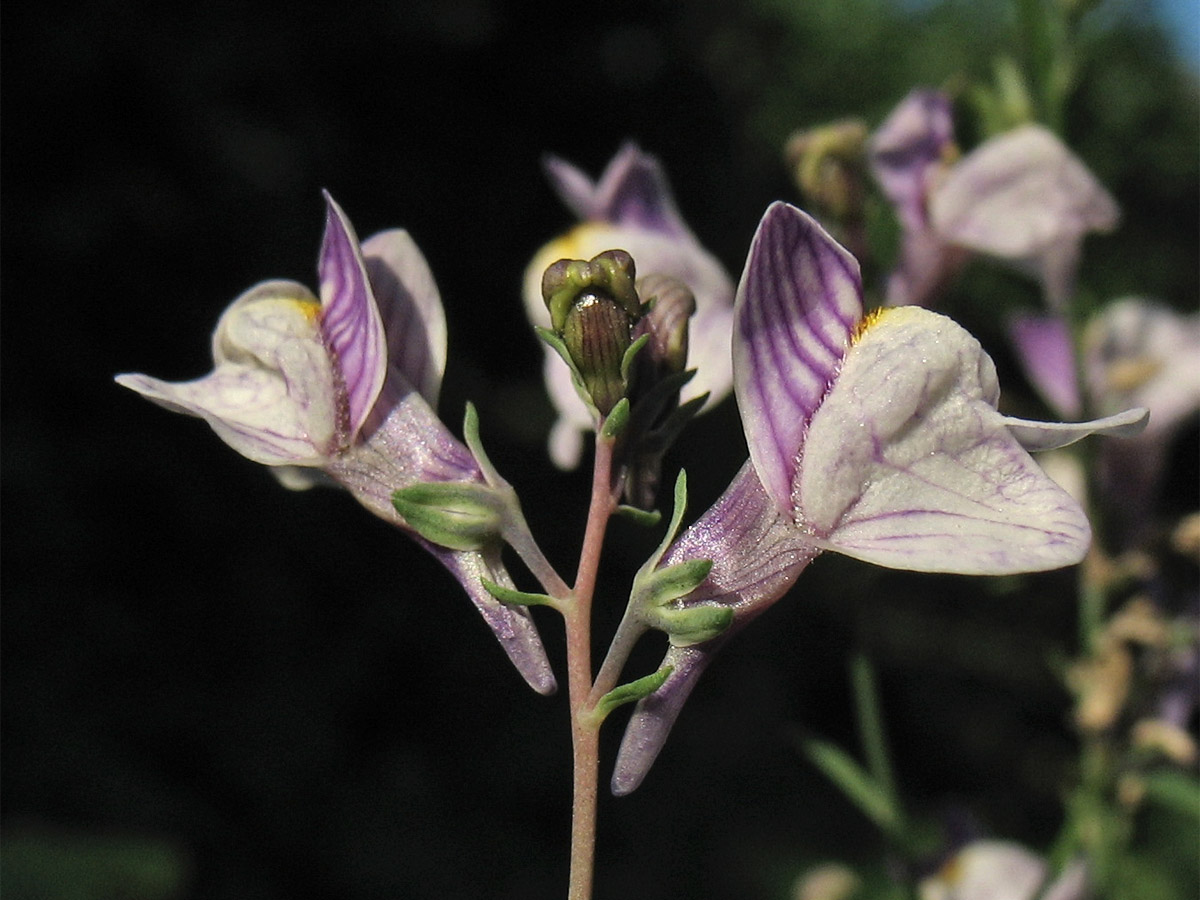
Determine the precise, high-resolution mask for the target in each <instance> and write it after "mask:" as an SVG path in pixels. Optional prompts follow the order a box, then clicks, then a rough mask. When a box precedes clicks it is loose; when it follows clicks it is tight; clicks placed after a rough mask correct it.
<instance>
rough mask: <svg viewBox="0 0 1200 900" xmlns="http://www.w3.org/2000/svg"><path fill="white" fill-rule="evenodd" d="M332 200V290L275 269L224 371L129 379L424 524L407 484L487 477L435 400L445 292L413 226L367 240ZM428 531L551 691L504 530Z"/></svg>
mask: <svg viewBox="0 0 1200 900" xmlns="http://www.w3.org/2000/svg"><path fill="white" fill-rule="evenodd" d="M325 199H326V202H327V207H328V215H327V220H326V226H325V237H324V242H323V244H322V247H321V254H320V259H319V263H318V273H319V280H320V299H318V298H317V297H315V296H313V294H312V292H311V291H309V289H308V288H306V287H305V286H304V285H302V284H298V283H296V282H293V281H267V282H263V283H262V284H259V285H256V286H255V287H252V288H251V289H250V290H248V291H247V292H246V293H244V294H242V295H241V296H240V297H238V298H237V299H236V300H235V301H234V302H233V303H232V304H231V305H230V306H229V308H228V309H226V310H225V312H224V313H223V314H222V316H221V319H220V321H219V322H218V323H217V329H216V332H215V333H214V335H213V362H214V368H213V371H212V372H211V373H209V374H208V375H206V376H204V377H203V378H200V379H197V380H196V381H189V382H182V383H169V382H165V381H160V380H158V379H156V378H150V377H148V376H146V375H133V374H130V375H119V376H117V382H118V383H120V384H122V385H124V386H125V387H128V388H130V389H132V390H134V391H137V392H138V393H139V394H141V395H142V396H144V397H146V398H147V399H149V400H152V401H154V402H155V403H158V404H159V405H161V406H164V407H166V408H167V409H170V410H173V411H175V412H182V413H187V414H189V415H193V416H199V417H200V418H202V419H204V420H205V421H207V422H208V424H209V425H211V426H212V428H213V430H214V431H215V432H216V433H217V435H218V436H219V437H220V438H221V439H222V440H223V441H225V443H227V444H229V446H231V447H232V448H233V449H234V450H236V451H238V452H239V453H240V454H242V455H243V456H245V457H246V458H248V459H251V460H253V461H255V462H259V463H263V464H264V465H267V466H271V467H273V471H275V472H276V473H277V474H279V475H280V480H281V481H283V482H284V484H286V485H288V486H289V487H307V486H309V485H311V484H314V483H316V482H318V481H329V480H332V481H333V482H334V483H336V484H339V485H341V486H342V487H344V488H346V489H347V490H349V491H350V492H351V494H353V495H354V497H355V498H356V499H357V500H358V501H359V502H360V503H361V504H362V505H363V506H365V507H366V508H367V509H369V510H370V511H371V512H373V513H375V514H376V515H377V516H379V517H381V518H383V519H386V520H387V521H389V522H392V523H393V524H395V525H398V526H399V527H401V528H404V529H405V530H408V531H410V532H411V531H412V529H410V528H409V526H408V525H407V523H406V522H405V521H404V520H403V519H402V518H401V517H400V516H399V514H398V513H397V512H396V510H395V508H394V507H393V503H392V494H393V493H394V492H395V491H397V490H399V489H401V488H405V487H408V486H410V485H413V484H416V483H418V482H452V483H461V484H466V485H474V484H482V482H483V474H482V472H481V470H480V467H479V464H478V463H477V462H476V460H475V458H474V457H473V455H472V454H471V452H470V451H469V450H468V449H467V448H466V447H465V446H463V445H462V444H461V443H460V442H459V441H458V440H457V439H455V438H454V436H453V435H452V434H451V433H450V432H449V430H447V428H446V426H445V425H443V424H442V422H441V421H440V420H439V419H438V418H437V414H436V413H435V412H434V407H435V406H436V404H437V395H438V391H439V389H440V386H441V380H442V372H443V370H444V368H445V363H446V323H445V317H444V314H443V311H442V306H441V299H440V297H439V295H438V290H437V286H436V284H435V283H434V280H433V275H432V274H431V273H430V271H429V267H428V265H427V264H426V262H425V259H424V257H423V256H422V255H421V252H420V250H418V249H417V246H416V244H414V243H413V241H412V239H411V238H410V237H409V236H408V233H407V232H405V231H400V230H392V231H385V232H382V233H380V234H377V235H375V236H374V237H372V238H370V239H368V240H367V241H365V242H363V244H362V245H361V247H360V245H359V242H358V238H357V237H356V236H355V234H354V230H353V228H352V227H351V225H350V222H349V220H348V219H347V218H346V216H345V214H344V213H343V212H342V210H341V209H340V208H339V207H338V205H337V204H336V203H335V202H334V201H333V199H332V198H330V197H329V196H328V195H326V198H325ZM414 537H415V535H414ZM416 539H417V540H418V542H419V543H421V544H422V545H423V546H424V547H425V548H426V549H427V550H429V552H430V553H432V554H433V555H434V556H435V557H437V559H438V560H439V561H440V562H441V563H442V564H443V565H444V566H445V567H446V568H447V569H448V570H449V571H450V572H451V574H453V575H454V577H455V578H457V579H458V581H459V582H460V583H461V584H462V586H463V587H464V588H465V589H466V591H467V594H468V595H469V596H470V598H471V601H472V602H473V603H474V604H475V606H476V607H477V608H478V609H479V611H480V613H481V614H482V615H483V617H484V619H485V620H486V622H487V623H488V625H489V626H490V627H491V629H492V631H493V632H494V633H495V635H496V637H497V638H498V639H499V640H500V643H501V645H502V646H503V648H504V650H505V652H506V653H507V654H508V655H509V657H510V658H511V659H512V661H513V663H514V664H515V665H516V666H517V668H518V670H520V672H521V674H522V675H523V676H524V678H525V679H526V681H528V682H529V684H530V685H531V686H532V687H533V688H534V689H535V690H538V691H540V692H542V693H550V692H552V691H553V690H554V687H555V682H554V676H553V673H552V672H551V670H550V666H549V663H548V661H547V659H546V655H545V652H544V650H543V649H542V644H541V640H540V639H539V637H538V634H537V631H536V629H535V627H534V625H533V622H532V620H531V619H530V618H529V616H528V614H527V612H526V610H525V609H523V608H521V607H514V606H505V605H503V604H501V603H500V602H499V601H497V600H496V599H494V598H493V597H492V595H491V594H489V593H488V592H487V591H486V590H484V588H483V586H482V584H481V581H480V579H481V578H486V579H489V580H491V581H493V582H496V583H498V584H501V585H503V586H510V585H511V584H512V581H511V579H510V578H509V576H508V574H507V572H506V571H505V570H504V568H503V565H502V564H501V562H500V547H499V543H498V541H497V542H492V543H489V544H488V545H487V546H484V547H482V548H481V549H469V550H453V549H448V548H446V547H441V546H436V545H434V544H432V543H430V542H428V541H426V540H424V539H422V538H419V537H417V538H416Z"/></svg>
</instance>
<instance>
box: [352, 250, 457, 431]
mask: <svg viewBox="0 0 1200 900" xmlns="http://www.w3.org/2000/svg"><path fill="white" fill-rule="evenodd" d="M362 254H363V262H364V263H365V264H366V267H367V275H368V277H369V278H370V279H371V288H372V290H373V291H374V293H375V300H376V302H377V303H378V304H379V313H380V316H382V318H383V327H384V332H385V334H386V337H387V348H388V361H389V362H390V363H391V364H392V365H393V366H396V367H397V368H398V369H399V370H400V372H401V374H403V375H404V377H405V378H406V379H407V380H408V382H409V383H410V384H412V385H413V386H414V387H416V388H417V390H418V391H420V392H421V396H422V397H424V398H425V399H426V401H428V403H429V405H430V406H433V407H435V408H436V407H437V400H438V392H439V390H440V389H441V386H442V375H443V373H444V372H445V371H446V313H445V311H444V310H443V309H442V298H441V294H440V293H439V291H438V287H437V282H435V281H434V279H433V273H432V272H431V271H430V270H429V264H428V263H427V262H426V261H425V256H424V255H423V254H422V253H421V251H420V249H419V248H418V247H417V245H416V243H415V242H414V241H413V239H412V238H411V237H410V236H409V234H408V232H407V231H404V230H402V229H394V230H391V231H383V232H380V233H379V234H376V235H374V236H372V237H369V238H367V239H366V240H365V241H363V245H362Z"/></svg>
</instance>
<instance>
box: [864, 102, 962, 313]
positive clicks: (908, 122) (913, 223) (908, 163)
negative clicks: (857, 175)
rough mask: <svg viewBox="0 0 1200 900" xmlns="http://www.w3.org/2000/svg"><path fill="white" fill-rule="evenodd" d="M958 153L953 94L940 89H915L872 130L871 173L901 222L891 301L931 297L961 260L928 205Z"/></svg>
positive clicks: (893, 303)
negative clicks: (931, 216)
mask: <svg viewBox="0 0 1200 900" xmlns="http://www.w3.org/2000/svg"><path fill="white" fill-rule="evenodd" d="M956 153H957V148H956V147H955V144H954V120H953V119H952V117H951V109H950V98H949V97H947V96H946V95H945V94H944V93H942V92H941V91H935V90H929V89H924V88H918V89H917V90H914V91H912V92H911V93H910V94H909V95H908V96H907V97H905V98H904V99H903V100H902V101H900V103H899V105H898V106H897V107H896V108H895V109H894V110H893V111H892V112H891V114H890V115H889V116H888V117H887V118H886V119H885V120H884V121H883V123H882V124H881V125H880V126H879V128H878V129H876V131H875V133H874V134H872V135H871V140H870V145H869V148H868V159H869V163H870V166H871V173H872V174H873V175H874V176H875V180H876V181H877V182H879V186H880V188H881V189H882V190H883V193H884V196H886V197H887V198H888V200H890V201H891V203H892V207H893V208H894V209H895V211H896V217H897V218H898V219H899V220H900V227H901V235H900V260H899V264H898V265H897V266H896V267H895V269H893V271H892V272H891V274H890V275H889V276H888V283H887V302H888V304H889V305H890V306H907V305H918V306H919V305H923V304H924V303H927V302H928V301H930V300H931V299H932V298H933V297H935V296H936V295H937V293H938V292H939V291H940V289H941V287H942V285H943V284H944V283H945V281H946V280H947V279H948V278H949V276H950V275H951V274H953V272H954V271H956V269H957V268H958V265H959V263H960V262H961V260H962V257H963V254H962V252H961V251H958V250H955V249H954V248H953V247H951V246H949V245H948V244H947V243H946V242H945V241H943V240H942V238H941V237H940V236H939V235H938V234H937V233H936V232H935V231H934V230H933V226H932V224H931V223H930V221H929V209H928V198H929V195H930V193H931V192H932V190H933V187H934V185H935V184H936V183H937V182H938V180H939V178H940V176H941V174H942V172H943V170H944V169H945V168H946V166H947V165H948V164H949V161H950V159H951V157H952V156H953V155H954V154H956Z"/></svg>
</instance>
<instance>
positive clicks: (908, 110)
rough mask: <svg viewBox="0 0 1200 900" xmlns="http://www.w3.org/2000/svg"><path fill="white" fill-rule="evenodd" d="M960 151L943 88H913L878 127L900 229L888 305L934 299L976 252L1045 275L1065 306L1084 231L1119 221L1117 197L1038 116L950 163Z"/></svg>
mask: <svg viewBox="0 0 1200 900" xmlns="http://www.w3.org/2000/svg"><path fill="white" fill-rule="evenodd" d="M956 152H957V151H956V149H955V147H954V143H953V127H952V120H951V115H950V102H949V99H948V98H947V97H946V96H945V95H944V94H942V93H940V92H937V91H930V90H916V91H913V92H912V93H910V94H909V95H908V96H907V97H906V98H905V99H904V100H903V101H901V103H900V104H899V105H898V106H897V107H896V109H895V110H894V111H893V112H892V114H891V115H890V116H889V117H888V118H887V119H886V120H885V121H884V122H883V124H882V125H880V127H879V129H878V130H877V131H876V133H875V134H874V135H873V136H872V139H871V154H870V162H871V169H872V172H873V173H874V175H875V178H876V180H877V181H878V182H879V184H880V187H881V188H882V189H883V192H884V194H885V195H886V196H887V197H888V199H889V200H890V201H891V202H892V204H893V206H894V207H895V210H896V215H897V217H898V218H899V220H900V224H901V228H902V238H901V241H902V243H901V253H900V263H899V265H898V267H897V269H896V270H895V271H894V272H893V273H892V275H891V276H890V278H889V281H888V291H887V297H888V303H889V305H893V306H896V305H903V304H920V305H923V304H927V303H929V302H930V301H931V300H932V299H933V298H934V297H935V296H936V294H937V292H938V291H939V290H940V288H941V286H942V285H943V284H944V283H945V281H946V279H947V278H948V277H949V275H951V274H953V272H954V271H955V270H956V269H957V267H958V266H959V265H960V264H961V262H962V258H963V254H964V253H965V252H967V251H970V252H975V253H982V254H985V255H988V256H991V257H993V258H996V259H998V260H1002V261H1004V262H1007V263H1009V264H1011V265H1013V266H1016V267H1017V268H1019V269H1020V270H1022V271H1024V272H1026V273H1028V274H1031V275H1033V276H1034V277H1036V278H1038V279H1039V280H1040V281H1041V283H1042V288H1043V291H1044V293H1045V296H1046V299H1047V302H1048V303H1049V305H1050V307H1051V309H1055V310H1057V309H1061V308H1062V306H1063V305H1064V304H1065V303H1066V302H1067V301H1068V300H1069V299H1070V297H1071V295H1072V293H1073V292H1074V287H1075V274H1076V271H1077V269H1078V267H1079V258H1080V253H1081V247H1082V243H1083V238H1084V236H1085V235H1086V234H1088V233H1089V232H1092V231H1101V232H1103V231H1111V230H1112V229H1113V228H1114V227H1116V224H1117V219H1118V217H1119V211H1118V209H1117V205H1116V202H1115V201H1114V200H1113V198H1112V197H1111V196H1110V195H1109V193H1108V192H1107V191H1106V190H1105V189H1104V187H1103V186H1102V185H1101V184H1100V183H1099V182H1098V181H1097V180H1096V178H1095V176H1094V175H1092V173H1091V172H1090V171H1088V169H1087V167H1086V166H1085V165H1084V164H1083V162H1082V161H1081V160H1080V159H1079V158H1078V157H1076V156H1075V155H1074V154H1073V153H1071V151H1070V150H1069V149H1067V147H1066V146H1065V145H1064V144H1063V143H1062V141H1060V140H1059V139H1058V138H1057V137H1056V136H1055V135H1054V134H1053V133H1051V132H1050V131H1048V130H1047V129H1045V128H1043V127H1041V126H1039V125H1024V126H1021V127H1020V128H1016V129H1014V130H1012V131H1009V132H1006V133H1004V134H1000V135H997V136H996V137H993V138H991V139H989V140H987V141H985V142H984V143H983V144H981V145H980V146H978V147H977V148H975V149H974V150H973V151H972V152H971V153H969V154H967V155H966V156H965V157H963V158H962V159H961V160H959V161H958V162H956V163H954V164H953V165H951V160H952V158H953V157H954V156H955V154H956Z"/></svg>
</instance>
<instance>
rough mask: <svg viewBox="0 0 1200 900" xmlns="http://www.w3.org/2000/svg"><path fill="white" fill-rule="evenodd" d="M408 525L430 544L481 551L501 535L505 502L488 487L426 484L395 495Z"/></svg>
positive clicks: (412, 486)
mask: <svg viewBox="0 0 1200 900" xmlns="http://www.w3.org/2000/svg"><path fill="white" fill-rule="evenodd" d="M392 506H393V507H395V509H396V512H398V513H399V514H400V516H401V518H403V519H404V521H405V523H406V524H407V525H408V526H409V527H410V528H412V529H413V530H414V531H416V532H417V534H419V535H421V537H423V538H425V540H427V541H430V542H431V543H434V544H437V545H439V546H442V547H449V548H450V549H451V550H478V549H479V548H480V547H483V546H484V545H486V544H488V543H491V542H492V541H494V540H496V539H497V538H498V537H499V536H500V526H501V520H502V510H503V502H502V501H501V500H500V498H499V497H498V496H497V494H496V492H495V491H494V490H493V489H492V488H490V487H488V486H487V485H486V484H479V483H477V482H462V481H432V482H430V481H423V482H418V483H417V484H413V485H409V486H408V487H406V488H401V489H400V490H398V491H395V492H394V493H393V494H392Z"/></svg>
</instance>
